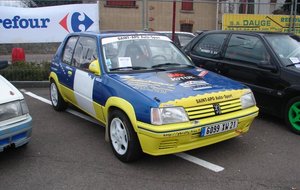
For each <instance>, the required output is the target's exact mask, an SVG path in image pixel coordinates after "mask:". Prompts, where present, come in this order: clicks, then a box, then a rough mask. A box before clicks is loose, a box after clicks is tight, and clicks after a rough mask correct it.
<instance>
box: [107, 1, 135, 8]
mask: <svg viewBox="0 0 300 190" xmlns="http://www.w3.org/2000/svg"><path fill="white" fill-rule="evenodd" d="M106 6H109V7H135V6H136V1H118V0H106Z"/></svg>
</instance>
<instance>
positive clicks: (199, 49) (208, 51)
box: [192, 34, 227, 58]
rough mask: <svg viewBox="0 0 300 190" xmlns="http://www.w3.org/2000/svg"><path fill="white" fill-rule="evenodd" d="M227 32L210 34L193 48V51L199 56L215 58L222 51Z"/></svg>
mask: <svg viewBox="0 0 300 190" xmlns="http://www.w3.org/2000/svg"><path fill="white" fill-rule="evenodd" d="M226 37H227V34H208V35H206V36H205V37H203V38H202V39H201V40H200V41H199V42H198V44H196V46H195V47H194V48H193V50H192V52H193V53H194V54H196V55H198V56H203V57H208V58H215V57H216V56H217V55H218V54H219V53H220V51H221V49H222V46H223V43H224V41H225V39H226Z"/></svg>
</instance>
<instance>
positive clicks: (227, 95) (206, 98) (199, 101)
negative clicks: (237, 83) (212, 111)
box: [196, 94, 233, 104]
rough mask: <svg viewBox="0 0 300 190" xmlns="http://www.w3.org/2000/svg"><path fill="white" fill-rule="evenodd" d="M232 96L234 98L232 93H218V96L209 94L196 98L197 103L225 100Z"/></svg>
mask: <svg viewBox="0 0 300 190" xmlns="http://www.w3.org/2000/svg"><path fill="white" fill-rule="evenodd" d="M232 98H233V95H232V94H224V95H216V96H209V97H205V98H198V99H196V103H197V104H201V103H206V102H212V101H223V100H227V99H232Z"/></svg>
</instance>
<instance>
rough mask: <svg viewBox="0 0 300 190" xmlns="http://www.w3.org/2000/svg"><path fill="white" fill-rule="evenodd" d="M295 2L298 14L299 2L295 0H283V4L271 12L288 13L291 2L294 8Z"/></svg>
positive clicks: (299, 10)
mask: <svg viewBox="0 0 300 190" xmlns="http://www.w3.org/2000/svg"><path fill="white" fill-rule="evenodd" d="M296 3H297V15H298V14H300V4H299V3H298V1H296V0H285V3H284V5H283V6H282V7H281V8H280V9H277V10H275V11H274V12H273V14H285V15H290V14H291V9H292V4H294V6H293V9H294V10H295V4H296Z"/></svg>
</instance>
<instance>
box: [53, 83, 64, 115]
mask: <svg viewBox="0 0 300 190" xmlns="http://www.w3.org/2000/svg"><path fill="white" fill-rule="evenodd" d="M50 99H51V103H52V106H53V108H54V109H55V110H56V111H64V110H65V109H67V106H68V105H67V103H66V102H65V101H64V99H63V98H62V96H61V94H60V92H59V90H58V88H57V86H56V84H55V82H54V81H53V80H51V82H50Z"/></svg>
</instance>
